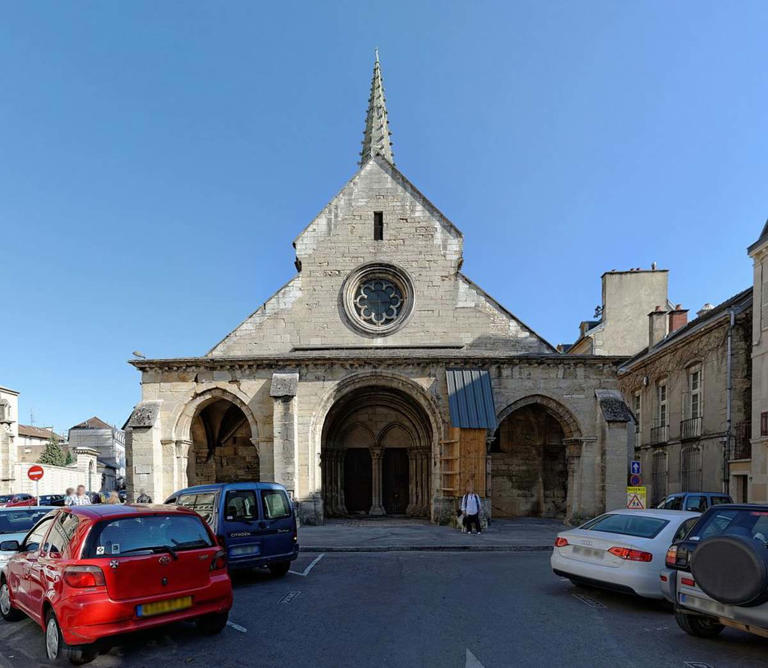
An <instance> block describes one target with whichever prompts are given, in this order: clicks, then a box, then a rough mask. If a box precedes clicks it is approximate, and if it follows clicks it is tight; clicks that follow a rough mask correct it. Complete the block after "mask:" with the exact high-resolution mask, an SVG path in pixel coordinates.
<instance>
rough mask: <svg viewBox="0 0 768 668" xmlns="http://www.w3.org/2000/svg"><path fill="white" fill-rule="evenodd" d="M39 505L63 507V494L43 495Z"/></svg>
mask: <svg viewBox="0 0 768 668" xmlns="http://www.w3.org/2000/svg"><path fill="white" fill-rule="evenodd" d="M39 504H40V505H41V506H63V505H64V495H63V494H41V495H40V500H39Z"/></svg>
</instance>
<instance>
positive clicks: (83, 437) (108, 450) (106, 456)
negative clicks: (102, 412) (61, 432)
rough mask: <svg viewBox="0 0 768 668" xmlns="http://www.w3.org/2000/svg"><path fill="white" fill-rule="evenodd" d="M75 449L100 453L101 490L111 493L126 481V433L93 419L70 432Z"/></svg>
mask: <svg viewBox="0 0 768 668" xmlns="http://www.w3.org/2000/svg"><path fill="white" fill-rule="evenodd" d="M69 444H70V446H71V447H73V448H90V449H91V450H95V451H96V452H98V459H99V469H100V471H101V472H102V482H101V487H100V489H103V490H106V491H111V490H113V489H115V488H116V487H120V486H121V485H122V484H123V482H124V480H125V431H123V430H122V429H118V428H117V427H115V426H113V425H110V424H107V423H106V422H104V420H102V419H100V418H98V417H92V418H89V419H87V420H84V421H83V422H80V423H79V424H76V425H75V426H74V427H72V428H71V429H70V430H69Z"/></svg>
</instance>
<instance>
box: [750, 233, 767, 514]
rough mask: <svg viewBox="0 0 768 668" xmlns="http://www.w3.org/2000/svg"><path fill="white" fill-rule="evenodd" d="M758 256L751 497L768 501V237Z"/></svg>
mask: <svg viewBox="0 0 768 668" xmlns="http://www.w3.org/2000/svg"><path fill="white" fill-rule="evenodd" d="M750 254H751V256H752V258H753V260H754V284H753V291H754V292H753V304H754V318H753V325H752V365H753V366H752V466H751V470H750V489H749V500H750V501H752V502H755V503H766V502H768V434H765V433H763V432H762V430H761V414H762V413H765V412H766V411H768V239H763V241H762V243H758V244H756V245H755V246H754V247H752V248H751V252H750Z"/></svg>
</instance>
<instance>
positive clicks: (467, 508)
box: [461, 485, 481, 533]
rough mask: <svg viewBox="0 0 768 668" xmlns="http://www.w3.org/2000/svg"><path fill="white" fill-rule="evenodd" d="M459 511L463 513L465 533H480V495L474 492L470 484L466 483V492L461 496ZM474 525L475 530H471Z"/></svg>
mask: <svg viewBox="0 0 768 668" xmlns="http://www.w3.org/2000/svg"><path fill="white" fill-rule="evenodd" d="M461 512H462V513H464V527H465V528H466V530H467V533H470V532H471V533H481V529H480V497H479V496H478V495H477V494H475V492H474V491H473V489H472V485H467V493H466V494H465V495H464V496H463V497H462V498H461ZM472 525H474V526H475V527H476V528H477V530H476V531H474V530H472Z"/></svg>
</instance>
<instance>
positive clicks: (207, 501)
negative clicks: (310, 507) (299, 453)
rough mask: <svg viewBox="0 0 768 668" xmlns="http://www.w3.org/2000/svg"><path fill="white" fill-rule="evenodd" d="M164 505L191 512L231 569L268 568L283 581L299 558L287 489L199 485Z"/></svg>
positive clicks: (250, 484) (245, 484)
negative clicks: (202, 523)
mask: <svg viewBox="0 0 768 668" xmlns="http://www.w3.org/2000/svg"><path fill="white" fill-rule="evenodd" d="M165 502H166V503H169V504H174V505H177V506H183V507H185V508H191V509H192V510H194V511H195V512H197V513H198V514H199V515H201V516H202V518H203V519H204V520H205V521H206V522H208V524H209V525H210V527H211V529H213V533H215V534H216V538H217V539H218V541H219V544H220V545H221V546H222V547H225V548H226V550H227V558H228V563H229V568H230V570H234V569H240V568H253V567H257V566H266V567H267V568H269V570H270V572H271V573H272V575H276V576H278V577H279V576H283V575H285V574H286V573H287V572H288V569H289V568H290V566H291V561H293V560H294V559H295V558H296V557H297V556H298V554H299V537H298V533H297V530H296V513H295V511H294V508H293V504H292V503H291V500H290V499H289V498H288V494H287V493H286V491H285V487H283V486H282V485H278V484H277V483H273V482H232V483H212V484H210V485H197V486H195V487H187V488H186V489H182V490H179V491H178V492H174V493H173V494H171V496H169V497H168V498H167V499H166V501H165Z"/></svg>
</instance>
